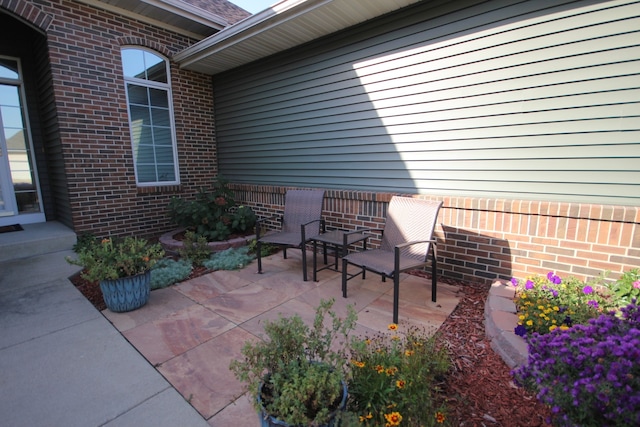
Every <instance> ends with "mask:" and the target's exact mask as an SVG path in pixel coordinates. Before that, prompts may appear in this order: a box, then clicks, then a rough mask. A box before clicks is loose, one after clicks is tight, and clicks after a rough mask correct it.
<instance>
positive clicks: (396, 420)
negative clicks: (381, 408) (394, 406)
mask: <svg viewBox="0 0 640 427" xmlns="http://www.w3.org/2000/svg"><path fill="white" fill-rule="evenodd" d="M384 418H385V419H386V420H387V424H386V425H387V426H399V425H400V421H402V415H400V412H392V413H390V414H384Z"/></svg>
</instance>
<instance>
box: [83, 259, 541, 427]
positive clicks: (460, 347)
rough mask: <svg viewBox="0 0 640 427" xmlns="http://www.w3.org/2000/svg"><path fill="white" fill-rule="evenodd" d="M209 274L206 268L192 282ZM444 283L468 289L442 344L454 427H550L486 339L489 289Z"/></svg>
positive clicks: (88, 288) (92, 292) (92, 297)
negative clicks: (449, 360)
mask: <svg viewBox="0 0 640 427" xmlns="http://www.w3.org/2000/svg"><path fill="white" fill-rule="evenodd" d="M206 272H207V270H206V269H204V268H202V267H201V268H200V269H196V270H194V272H193V273H192V274H191V276H189V278H193V277H197V276H200V275H202V274H205V273H206ZM439 280H440V281H442V282H447V283H449V284H452V285H455V286H460V287H461V289H462V295H461V299H460V303H459V304H458V306H457V307H456V309H455V310H454V311H453V313H452V314H451V315H450V316H449V317H448V318H447V320H446V321H445V322H444V324H443V325H442V327H441V328H440V332H441V335H440V338H439V339H440V341H441V344H442V345H443V346H445V347H446V348H447V349H448V351H449V354H450V355H451V358H452V369H451V372H450V373H449V374H448V375H447V378H446V379H445V381H444V382H443V384H442V389H443V390H442V395H443V396H446V402H447V405H448V407H449V414H448V418H449V420H448V421H449V423H450V424H449V425H452V426H465V427H467V426H469V427H470V426H474V427H475V426H477V427H481V426H486V427H491V426H499V427H544V426H547V427H548V426H549V424H547V423H546V422H545V420H546V419H548V417H549V416H550V411H549V409H548V408H547V407H546V406H545V405H543V404H541V403H540V402H538V401H537V399H536V398H535V396H533V395H531V394H530V393H527V392H525V390H524V389H522V388H520V387H517V386H516V385H515V384H514V383H513V381H512V378H511V374H510V369H509V367H508V366H507V365H506V364H505V363H504V362H503V361H502V359H501V358H500V356H499V355H498V354H496V353H495V352H494V351H493V349H492V348H491V345H490V342H489V340H488V339H487V337H486V335H485V331H484V303H485V301H486V299H487V295H488V292H489V286H487V285H481V284H473V283H460V282H457V281H455V280H450V279H446V278H440V279H439ZM71 281H72V282H73V284H74V285H75V286H76V287H77V288H78V290H80V292H82V294H83V295H85V297H86V298H87V299H88V300H89V301H90V302H91V303H92V304H93V305H94V306H95V307H96V308H97V309H98V310H104V309H105V308H106V307H105V305H104V301H103V299H102V292H101V291H100V286H99V285H98V284H97V283H91V282H87V281H86V280H84V279H82V278H81V277H80V275H79V274H78V275H76V276H74V277H72V278H71Z"/></svg>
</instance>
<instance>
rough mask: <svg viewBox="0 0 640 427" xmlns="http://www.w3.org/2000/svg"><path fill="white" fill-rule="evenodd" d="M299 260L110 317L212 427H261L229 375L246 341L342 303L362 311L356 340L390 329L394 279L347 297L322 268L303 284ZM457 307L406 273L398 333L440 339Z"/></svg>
mask: <svg viewBox="0 0 640 427" xmlns="http://www.w3.org/2000/svg"><path fill="white" fill-rule="evenodd" d="M301 258H302V257H301V253H300V252H299V251H289V253H288V258H287V259H286V260H285V259H283V258H282V254H281V253H277V254H274V255H271V256H269V257H265V258H263V274H257V265H256V263H255V262H253V263H252V264H250V265H249V266H247V267H245V268H244V269H242V270H237V271H216V272H213V273H209V274H206V275H204V276H201V277H198V278H195V279H191V280H189V281H185V282H183V283H180V284H178V285H175V286H172V287H170V288H167V289H162V290H157V291H153V292H152V293H151V298H150V301H149V303H148V304H147V305H146V306H144V307H142V308H140V309H138V310H136V311H133V312H130V313H112V312H110V311H108V310H105V311H104V312H103V314H104V315H105V317H107V318H108V319H109V320H110V321H111V322H112V323H113V325H114V326H115V327H116V328H117V329H118V330H120V332H121V333H122V334H123V335H124V336H125V337H126V338H127V339H128V340H129V342H131V344H132V345H133V346H134V347H136V349H137V350H138V351H139V352H140V353H141V354H142V355H143V356H144V357H145V358H146V359H147V360H148V361H149V362H150V363H151V364H153V365H154V366H155V367H156V369H157V370H158V371H159V372H160V373H162V375H163V376H164V377H165V378H166V379H167V380H168V381H169V382H170V383H171V385H172V386H173V387H174V388H175V389H176V390H177V391H178V392H179V393H180V394H181V395H182V396H183V397H184V399H186V400H187V401H188V402H190V403H191V405H192V406H193V407H194V408H195V409H196V410H197V411H198V412H199V413H200V414H201V415H202V416H203V417H204V418H205V419H207V420H208V423H209V425H210V426H228V425H234V426H245V425H246V426H253V425H257V423H258V421H257V415H256V414H255V412H254V411H253V408H252V406H251V402H250V401H249V399H248V398H247V397H246V396H243V395H242V394H241V390H242V385H241V384H240V383H239V382H238V381H237V380H236V379H235V377H234V376H233V374H232V373H231V372H230V371H229V369H228V367H229V363H230V361H231V360H233V359H234V358H239V357H240V355H241V353H240V350H241V348H242V346H243V344H244V343H245V342H246V341H250V340H257V339H259V337H261V336H262V331H263V326H264V322H265V321H266V320H274V319H276V318H277V317H278V316H280V315H283V316H290V315H292V314H295V313H297V314H299V315H300V316H301V317H302V319H303V320H304V321H305V322H308V323H311V322H312V320H313V317H314V315H315V307H317V305H318V303H319V302H320V300H321V299H328V298H335V300H336V302H335V304H334V309H335V310H336V312H337V313H338V314H344V313H346V308H347V305H348V304H353V306H354V308H355V309H356V311H357V312H358V325H357V327H356V330H355V332H354V333H355V334H359V335H363V336H364V335H372V334H374V333H377V332H381V331H385V330H387V326H388V325H389V323H391V321H392V312H393V309H392V305H393V289H392V283H391V281H390V280H387V281H386V282H383V281H382V280H381V278H380V277H379V276H376V275H374V274H368V275H367V279H366V280H362V279H361V278H354V279H353V280H351V281H350V282H349V297H348V298H347V299H344V298H342V291H341V275H340V273H336V272H332V271H330V270H324V271H322V272H320V274H319V275H318V282H313V281H311V280H309V281H307V282H305V281H303V280H302V278H301V275H300V270H301V266H300V263H301ZM307 259H308V260H309V261H310V260H311V256H310V254H308V256H307ZM309 269H311V266H310V265H309ZM458 301H459V296H458V289H457V288H456V287H455V286H451V285H447V284H444V283H439V284H438V302H437V303H433V302H431V290H430V282H428V281H427V280H426V279H424V278H420V277H416V276H411V275H403V276H402V277H401V292H400V326H401V327H402V326H403V325H415V326H418V327H423V328H425V329H426V330H427V331H433V332H435V331H436V330H437V329H438V327H439V326H440V325H441V324H442V322H444V320H445V319H446V318H447V316H448V315H449V314H450V313H451V312H452V311H453V309H454V308H455V307H456V305H457V304H458Z"/></svg>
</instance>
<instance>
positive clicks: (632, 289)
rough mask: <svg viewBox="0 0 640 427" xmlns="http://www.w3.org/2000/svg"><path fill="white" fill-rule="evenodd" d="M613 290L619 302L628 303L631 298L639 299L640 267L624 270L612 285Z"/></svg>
mask: <svg viewBox="0 0 640 427" xmlns="http://www.w3.org/2000/svg"><path fill="white" fill-rule="evenodd" d="M613 292H614V294H615V295H616V298H618V299H619V300H620V302H621V303H624V304H630V303H631V301H633V299H636V300H639V301H640V269H638V268H634V269H633V270H629V271H627V272H625V273H624V274H623V275H622V277H621V278H620V279H619V280H618V281H617V282H616V284H615V285H614V286H613Z"/></svg>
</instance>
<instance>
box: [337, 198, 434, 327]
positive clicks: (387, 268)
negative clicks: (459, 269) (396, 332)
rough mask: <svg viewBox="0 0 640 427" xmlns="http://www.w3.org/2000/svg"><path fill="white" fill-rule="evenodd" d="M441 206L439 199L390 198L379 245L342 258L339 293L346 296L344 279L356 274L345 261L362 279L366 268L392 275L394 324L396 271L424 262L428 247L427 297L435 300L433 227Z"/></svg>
mask: <svg viewBox="0 0 640 427" xmlns="http://www.w3.org/2000/svg"><path fill="white" fill-rule="evenodd" d="M441 206H442V202H437V201H430V200H420V199H412V198H409V197H397V196H396V197H393V198H392V199H391V202H390V203H389V209H388V211H387V219H386V222H385V226H384V230H382V243H381V245H380V248H379V249H369V250H365V251H361V252H353V253H351V254H349V255H346V256H345V257H344V258H342V296H343V297H344V298H346V297H347V281H348V280H350V279H352V278H354V277H356V276H358V275H359V274H360V271H358V272H357V273H355V274H349V273H348V272H347V266H348V265H349V264H351V265H354V266H356V267H359V268H361V269H362V278H363V279H364V278H365V272H366V271H367V270H369V271H372V272H374V273H377V274H380V275H382V279H383V280H385V278H386V277H389V278H392V279H393V322H394V323H398V305H399V304H398V303H399V293H400V273H401V272H404V271H407V270H413V269H416V268H421V267H424V266H425V265H427V264H428V263H429V261H428V256H429V249H431V300H432V301H433V302H435V301H436V282H437V280H436V266H437V264H436V259H437V253H436V240H435V239H433V230H434V228H435V224H436V220H437V218H438V212H439V210H440V207H441ZM362 231H363V230H357V231H355V232H362ZM368 231H376V230H368ZM377 231H380V230H377Z"/></svg>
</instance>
